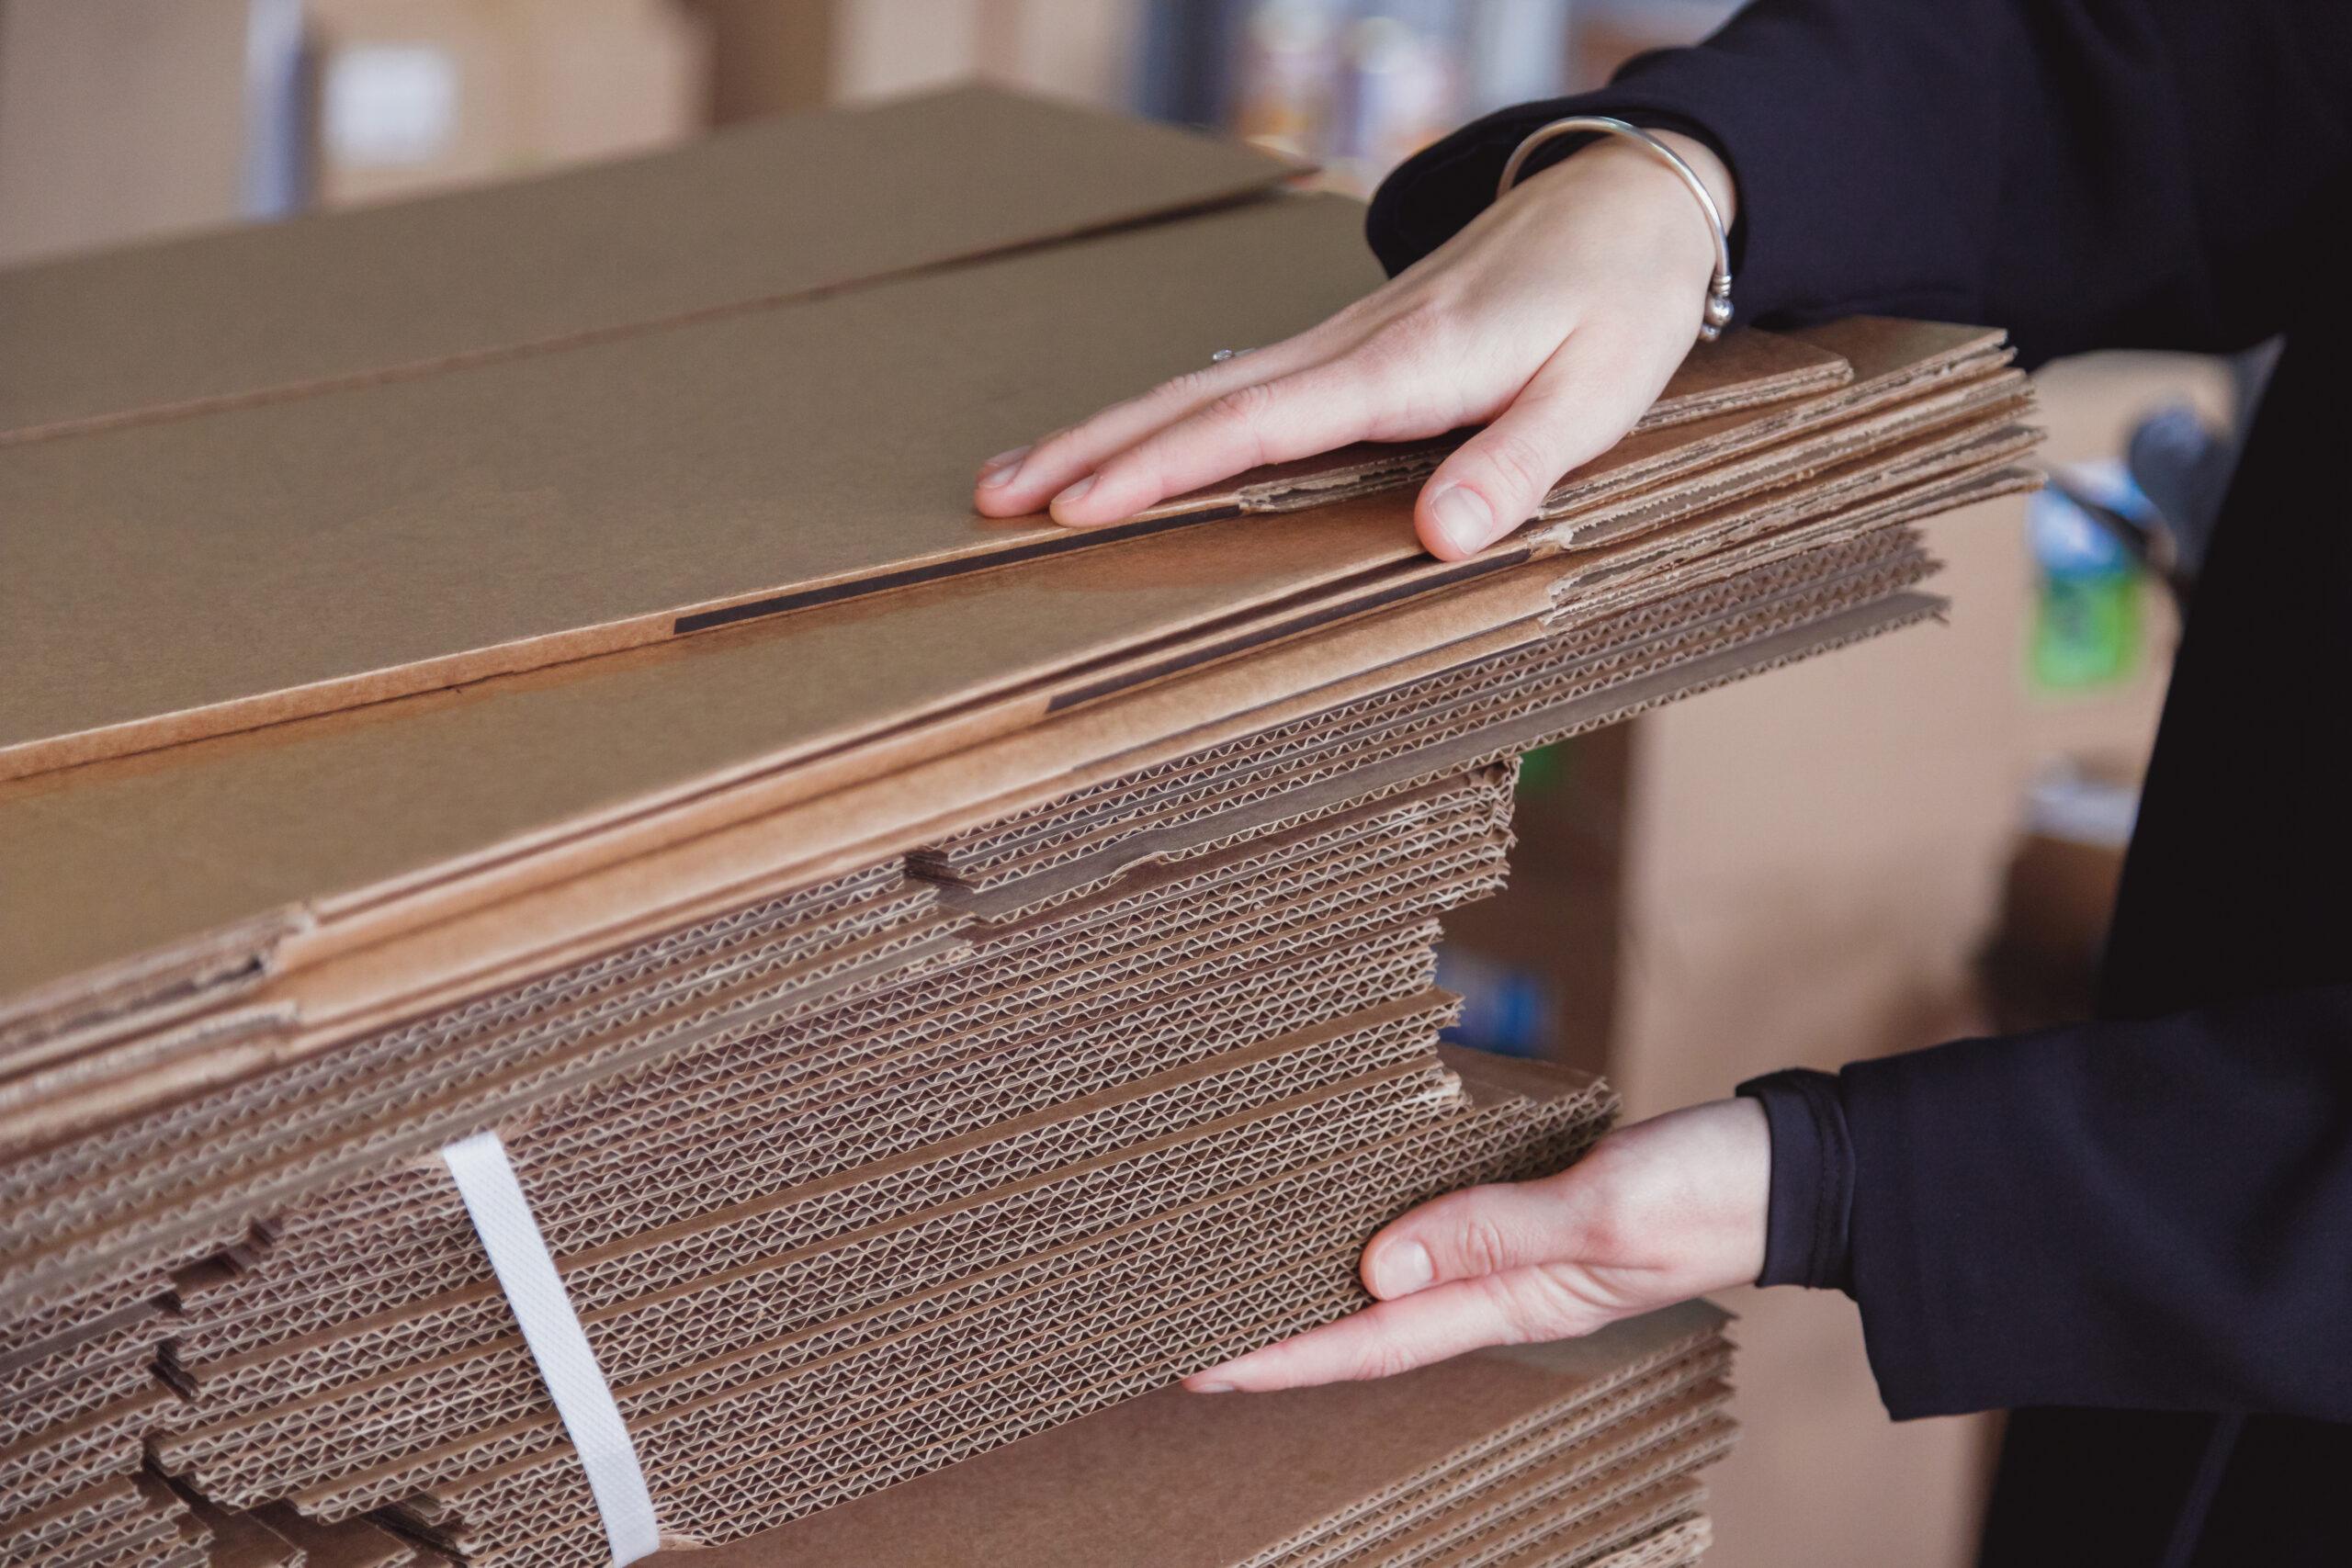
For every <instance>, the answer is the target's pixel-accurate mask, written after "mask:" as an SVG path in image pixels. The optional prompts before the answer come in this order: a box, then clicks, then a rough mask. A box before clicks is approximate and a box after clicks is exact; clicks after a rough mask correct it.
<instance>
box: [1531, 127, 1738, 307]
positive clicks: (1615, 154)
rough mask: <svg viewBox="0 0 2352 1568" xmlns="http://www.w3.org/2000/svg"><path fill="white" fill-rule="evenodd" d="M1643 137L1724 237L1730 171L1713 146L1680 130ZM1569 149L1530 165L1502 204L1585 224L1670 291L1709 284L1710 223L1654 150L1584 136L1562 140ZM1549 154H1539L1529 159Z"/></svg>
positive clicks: (1731, 220) (1733, 198) (1733, 216)
mask: <svg viewBox="0 0 2352 1568" xmlns="http://www.w3.org/2000/svg"><path fill="white" fill-rule="evenodd" d="M1645 134H1646V135H1647V136H1648V137H1650V138H1651V139H1652V140H1654V141H1657V143H1658V144H1659V145H1660V146H1663V147H1664V148H1666V149H1667V150H1668V152H1671V153H1672V154H1673V155H1674V156H1675V157H1677V158H1679V159H1681V160H1682V162H1683V163H1684V164H1687V165H1689V168H1690V171H1691V175H1692V176H1693V177H1695V178H1696V180H1697V181H1698V184H1699V186H1701V187H1702V188H1703V189H1704V190H1705V191H1706V193H1707V197H1708V198H1709V199H1711V200H1712V201H1713V203H1714V206H1715V210H1716V213H1717V214H1719V215H1720V217H1721V220H1722V223H1723V227H1724V232H1725V233H1726V234H1728V232H1729V231H1730V230H1731V227H1732V226H1733V225H1734V224H1735V223H1736V221H1737V212H1738V207H1737V190H1736V186H1735V182H1734V181H1733V179H1732V176H1731V170H1730V168H1729V167H1728V165H1726V164H1724V161H1723V159H1722V158H1720V157H1718V156H1717V155H1716V154H1715V152H1714V150H1713V147H1711V146H1710V145H1709V144H1708V143H1707V142H1705V141H1702V140H1700V139H1699V138H1697V137H1694V136H1691V135H1688V134H1685V133H1683V132H1680V131H1673V130H1645ZM1559 145H1562V146H1566V147H1571V148H1573V151H1570V152H1567V153H1566V155H1565V156H1558V155H1557V154H1556V153H1555V157H1557V161H1556V162H1554V163H1552V164H1549V165H1548V166H1542V165H1540V164H1533V163H1532V162H1531V167H1530V169H1529V170H1528V171H1526V172H1523V173H1521V175H1520V176H1519V180H1518V183H1517V184H1516V185H1515V186H1513V187H1512V188H1511V190H1510V193H1509V196H1508V197H1506V199H1507V200H1517V199H1524V200H1526V201H1528V202H1530V203H1532V204H1535V205H1537V206H1539V207H1540V208H1541V209H1544V212H1545V213H1546V214H1547V221H1548V222H1554V223H1558V224H1562V225H1567V226H1569V227H1570V228H1571V229H1574V228H1576V227H1582V228H1583V229H1584V231H1586V232H1588V233H1589V232H1591V231H1592V226H1593V225H1595V224H1596V223H1598V224H1599V225H1600V228H1601V229H1602V230H1604V231H1608V232H1611V233H1612V234H1613V235H1614V236H1615V237H1616V238H1617V239H1618V240H1620V241H1622V242H1623V243H1628V244H1631V245H1633V246H1634V247H1636V248H1637V249H1638V250H1639V252H1640V253H1641V254H1643V255H1644V256H1645V258H1647V259H1648V260H1649V261H1650V262H1651V263H1652V265H1653V266H1654V267H1655V269H1656V275H1657V276H1659V279H1660V281H1670V282H1672V283H1673V284H1674V286H1675V287H1677V288H1679V287H1680V286H1681V284H1682V283H1683V282H1685V281H1695V283H1696V284H1697V286H1698V287H1699V288H1702V290H1703V289H1705V288H1707V287H1708V286H1709V284H1710V283H1711V282H1712V280H1713V276H1714V272H1715V268H1716V265H1717V262H1718V259H1719V257H1718V252H1717V249H1716V226H1715V220H1714V219H1713V218H1712V217H1710V215H1709V214H1708V211H1707V207H1706V203H1705V202H1703V201H1702V200H1701V199H1700V197H1699V196H1698V194H1697V193H1696V192H1695V191H1693V190H1692V188H1691V184H1690V182H1689V181H1687V180H1686V179H1685V178H1684V177H1683V175H1681V174H1680V173H1679V172H1678V171H1677V170H1676V169H1674V168H1673V167H1672V166H1671V165H1670V164H1668V162H1667V161H1666V160H1664V159H1662V158H1660V157H1659V156H1658V154H1657V149H1656V148H1652V147H1645V146H1643V145H1641V144H1640V143H1639V142H1637V141H1634V140H1633V139H1631V138H1628V137H1621V136H1611V135H1603V134H1598V133H1596V134H1592V135H1590V136H1589V139H1588V140H1585V141H1583V142H1582V144H1581V145H1578V144H1577V143H1576V142H1575V141H1572V140H1564V141H1562V142H1561V143H1559ZM1549 151H1551V149H1539V150H1538V152H1537V154H1536V156H1537V158H1539V159H1540V158H1541V156H1542V155H1543V152H1549Z"/></svg>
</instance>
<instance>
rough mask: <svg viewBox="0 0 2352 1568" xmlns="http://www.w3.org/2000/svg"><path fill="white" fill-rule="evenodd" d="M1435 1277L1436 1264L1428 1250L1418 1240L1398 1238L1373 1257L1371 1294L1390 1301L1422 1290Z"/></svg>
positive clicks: (1426, 1287)
mask: <svg viewBox="0 0 2352 1568" xmlns="http://www.w3.org/2000/svg"><path fill="white" fill-rule="evenodd" d="M1436 1278H1437V1266H1436V1265H1435V1264H1433V1263H1431V1262H1430V1249H1429V1248H1428V1247H1423V1246H1422V1245H1421V1244H1420V1243H1419V1242H1418V1241H1401V1242H1398V1243H1397V1245H1396V1246H1394V1247H1383V1248H1381V1251H1380V1256H1379V1257H1378V1258H1374V1259H1373V1263H1372V1288H1373V1293H1374V1295H1377V1296H1380V1297H1381V1298H1383V1299H1384V1300H1390V1301H1393V1300H1395V1299H1396V1298H1397V1297H1398V1296H1409V1295H1411V1294H1412V1293H1413V1292H1415V1291H1419V1290H1426V1289H1428V1287H1429V1285H1430V1282H1431V1281H1432V1280H1435V1279H1436Z"/></svg>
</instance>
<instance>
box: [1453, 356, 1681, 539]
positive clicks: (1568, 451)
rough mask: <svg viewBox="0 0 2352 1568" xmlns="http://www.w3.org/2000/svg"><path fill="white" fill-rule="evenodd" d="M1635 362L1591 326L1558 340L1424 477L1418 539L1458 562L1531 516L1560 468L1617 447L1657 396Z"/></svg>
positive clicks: (1654, 381)
mask: <svg viewBox="0 0 2352 1568" xmlns="http://www.w3.org/2000/svg"><path fill="white" fill-rule="evenodd" d="M1633 368H1634V367H1633V366H1632V365H1631V363H1630V361H1629V360H1628V357H1627V355H1624V354H1623V353H1622V352H1620V350H1619V349H1618V348H1617V347H1616V346H1615V345H1614V344H1611V342H1610V340H1609V339H1608V337H1607V335H1606V334H1604V333H1601V332H1600V331H1597V330H1595V329H1593V328H1590V327H1587V328H1586V329H1584V330H1583V331H1581V332H1578V333H1576V334H1574V335H1573V336H1571V337H1570V338H1569V339H1568V341H1567V342H1566V343H1564V344H1561V345H1560V347H1559V349H1558V351H1557V352H1555V354H1554V355H1552V357H1551V358H1549V359H1547V360H1545V361H1544V366H1543V367H1542V368H1541V369H1539V370H1537V371H1536V373H1535V374H1534V376H1533V377H1532V378H1530V379H1529V381H1528V383H1527V386H1526V388H1525V389H1524V390H1522V391H1521V393H1520V394H1519V396H1518V398H1517V399H1516V400H1513V402H1512V403H1511V405H1510V407H1509V408H1507V409H1505V410H1504V411H1503V412H1501V413H1500V414H1498V415H1497V416H1496V418H1495V420H1494V422H1493V423H1490V424H1488V425H1487V427H1486V428H1485V429H1484V430H1481V431H1480V432H1478V434H1476V435H1473V436H1472V437H1470V439H1468V440H1467V441H1464V443H1463V444H1462V445H1461V446H1458V447H1456V448H1454V451H1453V456H1452V457H1448V458H1447V459H1446V460H1445V461H1444V462H1443V463H1441V464H1440V465H1438V469H1437V472H1435V473H1434V474H1431V475H1430V481H1429V483H1428V484H1427V485H1425V486H1423V487H1422V490H1421V496H1420V500H1419V502H1418V503H1417V504H1416V505H1415V506H1414V508H1413V526H1414V529H1415V531H1416V532H1417V533H1419V535H1420V538H1421V544H1422V545H1423V546H1424V547H1426V548H1427V549H1428V550H1429V552H1430V554H1431V555H1433V556H1435V557H1437V558H1439V559H1440V560H1461V559H1462V558H1464V557H1467V556H1474V555H1476V554H1477V553H1478V552H1479V551H1480V550H1483V549H1485V548H1486V547H1487V546H1488V545H1491V544H1493V543H1494V542H1495V541H1496V540H1498V539H1499V538H1501V537H1503V536H1505V535H1506V534H1509V533H1510V532H1511V531H1512V530H1514V529H1516V528H1517V527H1519V525H1521V524H1522V523H1525V522H1526V521H1527V520H1528V519H1530V518H1532V517H1533V516H1534V515H1535V513H1536V511H1537V510H1538V509H1539V508H1540V507H1542V506H1543V504H1544V495H1545V494H1546V492H1548V491H1550V490H1551V488H1552V487H1553V486H1554V485H1555V484H1557V483H1558V482H1559V481H1560V477H1561V476H1562V475H1563V474H1566V472H1567V471H1568V470H1569V469H1570V468H1576V467H1577V466H1578V465H1579V464H1583V463H1586V462H1589V461H1590V460H1591V459H1592V458H1594V457H1599V456H1600V454H1601V453H1603V452H1605V451H1607V450H1608V449H1609V448H1610V447H1611V446H1615V445H1616V444H1617V441H1618V438H1619V437H1621V436H1623V434H1625V432H1627V431H1628V430H1631V429H1632V428H1633V427H1634V421H1635V420H1638V419H1639V418H1641V416H1642V411H1643V410H1644V409H1645V408H1647V407H1648V406H1649V403H1650V400H1651V399H1652V398H1654V397H1656V396H1657V390H1658V387H1659V386H1660V385H1662V384H1663V378H1662V377H1652V376H1647V375H1644V374H1638V373H1633ZM1668 368H1669V369H1670V368H1671V367H1670V366H1669V367H1668Z"/></svg>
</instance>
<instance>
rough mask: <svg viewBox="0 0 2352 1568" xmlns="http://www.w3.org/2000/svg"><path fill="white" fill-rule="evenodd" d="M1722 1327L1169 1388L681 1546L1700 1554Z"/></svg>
mask: <svg viewBox="0 0 2352 1568" xmlns="http://www.w3.org/2000/svg"><path fill="white" fill-rule="evenodd" d="M1720 1329H1721V1315H1720V1314H1717V1313H1715V1312H1713V1310H1712V1309H1710V1308H1708V1307H1706V1306H1705V1305H1703V1304H1701V1303H1691V1304H1690V1305H1687V1306H1683V1307H1679V1308H1676V1309H1673V1310H1670V1311H1668V1312H1663V1313H1659V1314H1655V1315H1653V1316H1651V1317H1648V1318H1644V1319H1637V1320H1634V1321H1633V1322H1629V1323H1624V1324H1619V1325H1612V1326H1611V1327H1609V1328H1606V1329H1603V1330H1602V1331H1601V1332H1600V1333H1599V1334H1597V1335H1595V1336H1593V1337H1591V1338H1589V1339H1587V1340H1583V1341H1580V1342H1577V1343H1571V1344H1562V1345H1546V1346H1535V1347H1527V1348H1517V1349H1510V1350H1488V1351H1481V1352H1477V1353H1476V1354H1473V1355H1470V1356H1466V1357H1464V1358H1462V1359H1458V1360H1455V1361H1453V1362H1451V1363H1447V1364H1444V1365H1441V1366H1437V1367H1431V1368H1426V1369H1424V1370H1422V1371H1417V1372H1410V1373H1407V1374H1405V1375H1404V1376H1402V1377H1398V1378H1391V1379H1385V1380H1383V1381H1381V1382H1370V1383H1353V1384H1340V1385H1336V1386H1332V1387H1327V1388H1321V1389H1311V1390H1306V1391H1301V1392H1297V1393H1285V1394H1276V1395H1268V1396H1262V1397H1258V1398H1250V1399H1221V1400H1219V1399H1203V1398H1199V1397H1187V1396H1186V1395H1184V1394H1182V1393H1176V1392H1174V1391H1163V1392H1161V1393H1154V1394H1149V1395H1147V1396H1145V1397H1144V1398H1141V1399H1136V1400H1130V1401H1128V1402H1127V1403H1125V1404H1120V1405H1117V1406H1114V1408H1112V1409H1110V1410H1106V1411H1104V1412H1103V1413H1101V1414H1099V1415H1095V1416H1088V1417H1087V1418H1086V1419H1084V1420H1082V1421H1078V1422H1074V1423H1072V1424H1070V1425H1069V1426H1066V1427H1058V1428H1057V1429H1055V1430H1054V1431H1052V1432H1048V1433H1045V1434H1042V1435H1040V1436H1037V1437H1035V1438H1024V1439H1023V1440H1022V1441H1021V1442H1018V1443H1015V1444H1012V1446H1011V1447H1008V1448H1004V1449H1000V1450H996V1451H994V1452H992V1453H989V1454H987V1455H984V1456H982V1457H980V1458H978V1459H975V1460H973V1461H970V1462H968V1463H967V1464H962V1465H957V1466H956V1467H954V1468H953V1469H949V1470H944V1471H939V1472H933V1474H931V1475H928V1476H925V1477H923V1478H922V1480H919V1481H915V1482H911V1483H908V1484H907V1485H904V1486H899V1487H894V1488H892V1489H890V1490H889V1491H888V1492H884V1493H880V1494H878V1495H875V1496H873V1497H870V1498H865V1499H863V1500H861V1501H859V1502H856V1503H853V1504H850V1505H847V1506H843V1507H840V1508H836V1509H832V1510H830V1511H828V1512H826V1513H822V1514H817V1515H813V1516H811V1517H809V1518H806V1519H803V1520H799V1521H797V1522H796V1523H794V1524H792V1525H789V1526H786V1527H785V1528H783V1529H777V1530H774V1531H771V1532H769V1533H768V1534H766V1535H765V1536H763V1537H761V1538H759V1539H757V1540H752V1541H747V1542H745V1543H743V1544H742V1545H741V1546H739V1547H734V1548H729V1549H722V1550H720V1551H717V1552H713V1553H708V1554H703V1555H698V1556H693V1557H684V1556H682V1557H681V1558H680V1559H679V1562H681V1563H682V1564H683V1563H685V1562H699V1563H704V1564H707V1568H765V1565H767V1564H770V1563H777V1564H782V1563H791V1562H823V1563H832V1562H899V1563H906V1564H909V1565H910V1568H965V1565H970V1564H978V1563H986V1562H1022V1563H1034V1564H1036V1565H1037V1568H1079V1565H1080V1564H1084V1565H1086V1568H1128V1565H1134V1568H1143V1565H1146V1564H1148V1565H1150V1568H1245V1565H1246V1568H1337V1565H1339V1564H1343V1563H1351V1564H1374V1563H1379V1564H1393V1565H1397V1568H1402V1565H1403V1564H1408V1563H1417V1564H1418V1563H1430V1564H1438V1563H1442V1564H1444V1565H1446V1568H1470V1565H1473V1564H1488V1563H1506V1564H1510V1565H1512V1568H1537V1565H1539V1564H1543V1565H1549V1564H1561V1565H1566V1564H1571V1563H1592V1564H1603V1563H1605V1564H1609V1565H1610V1568H1634V1565H1635V1564H1666V1563H1680V1562H1691V1561H1692V1560H1694V1559H1695V1558H1696V1557H1697V1556H1698V1554H1699V1553H1700V1551H1702V1550H1703V1549H1704V1547H1705V1546H1706V1544H1707V1541H1708V1530H1707V1521H1706V1518H1705V1517H1704V1515H1703V1514H1702V1513H1701V1512H1700V1511H1699V1510H1700V1509H1701V1507H1702V1505H1703V1501H1704V1493H1703V1489H1702V1487H1701V1486H1700V1485H1699V1484H1698V1483H1697V1482H1696V1481H1695V1480H1693V1479H1692V1475H1691V1472H1693V1471H1694V1470H1695V1469H1697V1468H1698V1467H1700V1466H1702V1465H1703V1464H1705V1463H1707V1462H1708V1461H1711V1460H1713V1459H1715V1458H1717V1457H1719V1456H1720V1455H1721V1454H1722V1453H1723V1452H1724V1450H1725V1449H1727V1448H1728V1447H1729V1446H1730V1444H1731V1441H1732V1439H1733V1437H1734V1431H1735V1429H1734V1427H1733V1424H1732V1422H1731V1420H1730V1418H1729V1417H1728V1416H1726V1415H1725V1414H1724V1406H1725V1403H1726V1401H1727V1399H1728V1397H1729V1391H1728V1390H1727V1389H1726V1388H1725V1386H1724V1377H1725V1376H1726V1375H1727V1373H1728V1371H1729V1370H1730V1354H1729V1349H1728V1347H1727V1346H1726V1345H1725V1344H1724V1341H1723V1338H1722V1337H1721V1333H1720ZM661 1561H664V1562H666V1561H668V1560H667V1559H662V1560H661Z"/></svg>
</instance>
